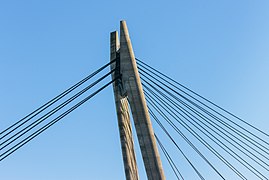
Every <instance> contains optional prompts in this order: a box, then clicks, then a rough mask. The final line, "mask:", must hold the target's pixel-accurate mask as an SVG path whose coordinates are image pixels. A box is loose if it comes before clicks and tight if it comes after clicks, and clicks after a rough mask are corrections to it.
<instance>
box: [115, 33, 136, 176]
mask: <svg viewBox="0 0 269 180" xmlns="http://www.w3.org/2000/svg"><path fill="white" fill-rule="evenodd" d="M119 58H120V57H119V39H118V32H117V31H115V32H112V33H111V34H110V60H111V61H113V60H115V59H116V63H113V64H111V70H112V69H115V68H116V69H117V70H116V71H115V72H114V73H113V74H112V79H114V78H115V77H116V76H119V75H120V74H121V73H120V61H119V60H120V59H119ZM113 89H114V98H115V105H116V110H117V117H118V126H119V132H120V141H121V150H122V157H123V162H124V169H125V176H126V180H138V179H139V176H138V169H137V163H136V158H135V151H134V142H133V135H132V125H131V122H130V113H129V107H128V100H127V97H126V96H125V95H124V93H123V89H122V85H121V82H120V80H118V81H116V82H114V83H113Z"/></svg>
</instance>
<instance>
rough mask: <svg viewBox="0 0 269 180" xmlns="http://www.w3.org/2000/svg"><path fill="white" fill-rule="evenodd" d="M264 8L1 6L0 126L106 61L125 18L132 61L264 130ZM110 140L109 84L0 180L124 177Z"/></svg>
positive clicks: (80, 1) (193, 0) (246, 1)
mask: <svg viewBox="0 0 269 180" xmlns="http://www.w3.org/2000/svg"><path fill="white" fill-rule="evenodd" d="M268 9H269V1H267V0H256V1H251V0H237V1H234V0H226V1H214V0H208V1H204V2H202V1H198V0H189V1H179V0H175V1H141V0H136V1H104V0H99V1H86V0H76V1H69V0H66V1H61V0H59V1H52V0H46V1H34V0H24V1H18V0H17V1H16V0H9V1H0V84H1V88H0V129H1V130H2V129H4V128H5V127H7V126H8V125H10V124H12V123H13V122H15V121H17V120H18V119H20V118H21V117H23V116H24V115H26V114H27V113H29V112H31V111H32V110H34V109H35V108H36V107H38V106H40V105H42V104H43V103H45V102H46V101H47V100H49V99H50V98H52V97H54V96H55V95H57V94H58V93H60V92H61V91H63V90H64V89H66V88H67V87H69V86H71V85H72V84H74V83H75V82H77V81H79V80H80V79H81V78H83V77H85V76H86V75H88V74H89V73H91V72H93V71H94V70H95V69H97V68H98V67H100V66H101V65H103V64H105V63H107V62H108V61H109V33H110V32H111V31H114V30H118V29H119V21H120V20H122V19H125V20H126V21H127V24H128V27H129V32H130V35H131V39H132V42H133V48H134V51H135V54H136V56H137V57H139V58H140V59H143V60H144V61H145V62H147V63H149V64H151V65H152V66H154V67H157V68H158V69H159V70H161V71H162V72H164V73H166V74H168V75H170V76H171V77H173V78H174V79H177V80H178V81H179V82H181V83H183V84H185V85H186V86H188V87H190V88H191V89H193V90H195V91H197V92H199V93H200V94H202V95H203V96H205V97H207V98H209V99H211V100H212V101H214V102H216V103H217V104H219V105H221V106H223V107H224V108H226V109H228V110H230V111H232V112H234V113H235V114H237V115H238V116H240V117H242V118H243V119H245V120H247V121H248V122H250V123H252V124H254V125H255V126H257V127H259V128H261V129H263V130H264V131H266V132H269V123H268V120H269V112H268V107H269V95H268V92H269V80H268V77H269V33H268V32H269V23H268V22H269V21H268V19H269V11H268ZM119 142H120V141H119V133H118V129H117V120H116V113H115V106H114V98H113V94H112V88H111V87H110V88H108V89H106V90H105V91H103V92H102V93H101V94H99V95H98V96H96V97H95V98H94V99H92V100H91V101H90V102H88V103H87V104H85V105H84V106H83V107H81V108H80V109H79V110H77V111H75V112H74V113H72V114H71V115H70V116H68V117H66V118H65V119H64V120H63V121H62V122H61V123H59V124H56V125H54V126H53V127H52V128H50V129H49V130H48V131H46V132H45V133H44V134H42V135H40V136H39V137H38V138H36V139H35V140H33V141H31V142H30V143H29V144H27V145H26V146H24V147H23V148H22V149H20V150H19V151H17V152H16V153H15V154H13V155H12V156H10V157H9V158H7V159H6V160H4V161H3V162H1V164H0V179H1V180H84V179H85V180H86V179H92V180H105V179H115V180H116V179H124V171H123V163H122V158H121V150H120V143H119ZM139 161H140V162H141V158H140V157H139ZM185 165H186V164H185ZM185 165H183V166H184V167H183V168H187V167H185ZM140 167H141V163H140ZM164 167H165V170H166V169H167V173H166V176H167V179H168V180H169V179H173V176H172V175H171V174H170V173H171V172H170V173H169V171H170V170H169V167H168V165H167V163H164ZM140 172H141V179H145V173H144V170H143V167H142V168H140ZM186 172H187V170H186ZM191 173H193V172H192V171H191V170H190V174H191ZM190 177H191V175H190ZM190 179H191V178H190Z"/></svg>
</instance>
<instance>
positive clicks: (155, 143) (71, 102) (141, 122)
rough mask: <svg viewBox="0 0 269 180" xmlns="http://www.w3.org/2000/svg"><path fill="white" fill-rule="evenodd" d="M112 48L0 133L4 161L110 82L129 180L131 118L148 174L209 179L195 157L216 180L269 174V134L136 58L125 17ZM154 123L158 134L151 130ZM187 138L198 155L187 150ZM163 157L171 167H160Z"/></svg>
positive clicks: (133, 174) (133, 175) (133, 170)
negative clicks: (106, 58)
mask: <svg viewBox="0 0 269 180" xmlns="http://www.w3.org/2000/svg"><path fill="white" fill-rule="evenodd" d="M110 45H111V60H110V62H109V63H107V64H105V65H104V66H102V67H100V68H99V69H97V70H96V71H94V72H93V73H92V74H90V75H88V76H87V77H85V78H84V79H82V80H81V81H79V82H78V83H76V84H74V85H73V86H71V87H70V88H68V89H66V90H65V91H64V92H62V93H61V94H59V95H57V96H56V97H54V98H53V99H51V100H50V101H48V102H47V103H45V104H44V105H42V106H40V107H39V108H37V109H36V110H34V111H33V112H31V113H30V114H28V115H26V116H25V117H24V118H22V119H20V120H18V121H16V122H15V123H14V124H12V125H11V126H9V127H7V128H6V129H3V130H1V132H0V161H3V160H5V159H6V158H8V157H9V156H10V155H12V154H13V153H14V152H16V151H17V150H19V149H20V148H21V147H23V146H24V145H25V144H27V143H29V142H30V141H31V140H32V139H34V138H36V137H37V136H38V135H40V134H41V133H43V132H44V131H46V130H47V129H48V128H50V127H51V126H53V125H54V124H56V123H57V122H59V121H62V120H63V119H64V117H65V116H67V115H68V114H70V113H71V112H73V111H74V110H76V109H77V108H79V107H80V106H81V105H83V104H84V103H86V102H87V101H90V100H91V99H92V98H93V97H94V96H96V95H98V94H99V92H101V91H102V90H103V89H105V88H107V87H109V86H110V85H113V89H114V97H115V104H116V111H117V117H118V126H119V131H120V139H121V148H122V156H123V161H124V170H125V175H126V179H139V173H138V170H137V169H138V168H137V162H136V153H135V148H134V141H133V136H134V134H133V130H132V126H131V122H130V121H131V120H132V119H131V116H132V117H133V121H134V124H135V130H136V133H137V136H138V140H139V145H140V149H141V153H142V156H143V161H144V166H145V169H146V173H147V177H148V179H165V172H166V171H165V168H171V169H172V172H173V173H174V178H175V179H188V175H187V174H184V173H182V171H181V168H180V167H182V166H188V167H189V168H190V169H192V172H193V173H194V174H196V177H197V179H208V178H206V177H207V176H206V175H207V172H206V171H204V168H203V167H201V166H199V165H197V161H203V162H204V163H205V165H206V166H208V167H209V168H211V170H212V171H213V172H214V173H215V174H216V176H217V177H218V178H219V179H229V178H228V177H230V174H233V175H234V176H233V177H235V178H237V179H268V178H269V173H268V170H269V143H268V142H269V141H268V139H269V135H268V133H266V132H263V131H262V130H260V129H259V128H256V127H255V126H254V125H252V124H250V123H249V122H247V121H245V120H243V119H241V118H240V117H238V116H236V115H234V114H233V113H231V112H229V111H227V110H225V109H223V108H222V107H220V106H218V105H217V104H215V103H213V102H211V101H210V100H208V99H206V98H205V97H203V96H201V95H199V94H198V93H196V92H194V91H192V90H191V89H189V88H187V87H185V86H184V85H182V84H180V83H179V82H177V81H175V80H174V79H172V78H171V77H168V76H167V75H165V74H163V73H162V72H160V71H159V70H157V68H153V67H152V66H150V65H149V64H147V63H146V62H145V61H144V60H141V59H138V58H135V55H134V53H133V50H132V45H131V41H130V38H129V33H128V30H127V26H126V23H125V22H124V21H122V22H121V32H120V38H119V37H118V33H117V32H112V33H111V43H110ZM152 123H155V124H156V125H157V126H158V128H159V130H160V131H157V130H155V129H154V130H153V128H152V125H151V124H152ZM183 143H184V146H186V145H187V146H188V148H189V150H188V151H192V152H193V154H194V156H197V159H193V158H192V157H189V156H188V155H187V153H186V152H185V151H184V149H183V148H182V144H183ZM171 149H173V153H171ZM177 158H181V159H182V160H181V162H180V164H178V161H175V159H177ZM212 159H214V160H212ZM162 161H167V162H168V164H169V165H170V167H165V168H163V165H162ZM217 161H218V162H219V163H221V164H223V165H224V166H225V167H226V170H225V171H223V169H221V170H220V169H219V168H218V166H216V165H215V162H217Z"/></svg>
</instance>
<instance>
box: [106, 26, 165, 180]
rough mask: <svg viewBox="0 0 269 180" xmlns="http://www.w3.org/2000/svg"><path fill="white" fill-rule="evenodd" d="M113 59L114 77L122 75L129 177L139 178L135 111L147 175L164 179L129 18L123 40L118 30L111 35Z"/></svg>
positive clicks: (120, 112)
mask: <svg viewBox="0 0 269 180" xmlns="http://www.w3.org/2000/svg"><path fill="white" fill-rule="evenodd" d="M110 59H111V61H113V60H115V59H116V63H112V65H111V69H114V68H116V71H115V72H114V73H113V74H112V77H115V76H119V75H120V76H121V78H120V79H119V80H118V81H116V82H114V84H113V90H114V97H115V104H116V111H117V117H118V126H119V131H120V141H121V148H122V156H123V162H124V168H125V176H126V179H127V180H138V179H139V176H138V168H137V163H136V156H135V150H134V141H133V133H132V126H131V122H130V111H131V112H132V117H133V120H134V124H135V129H136V133H137V137H138V141H139V145H140V149H141V153H142V156H143V162H144V166H145V169H146V173H147V177H148V179H149V180H164V179H165V176H164V172H163V168H162V163H161V159H160V155H159V152H158V148H157V145H156V140H155V137H154V132H153V128H152V124H151V120H150V116H149V113H148V108H147V104H146V100H145V95H144V92H143V88H142V84H141V80H140V76H139V73H138V69H137V65H136V60H135V55H134V52H133V48H132V44H131V40H130V37H129V32H128V28H127V25H126V22H125V21H121V22H120V41H119V39H118V32H117V31H115V32H112V33H111V34H110ZM129 106H130V109H129Z"/></svg>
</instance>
